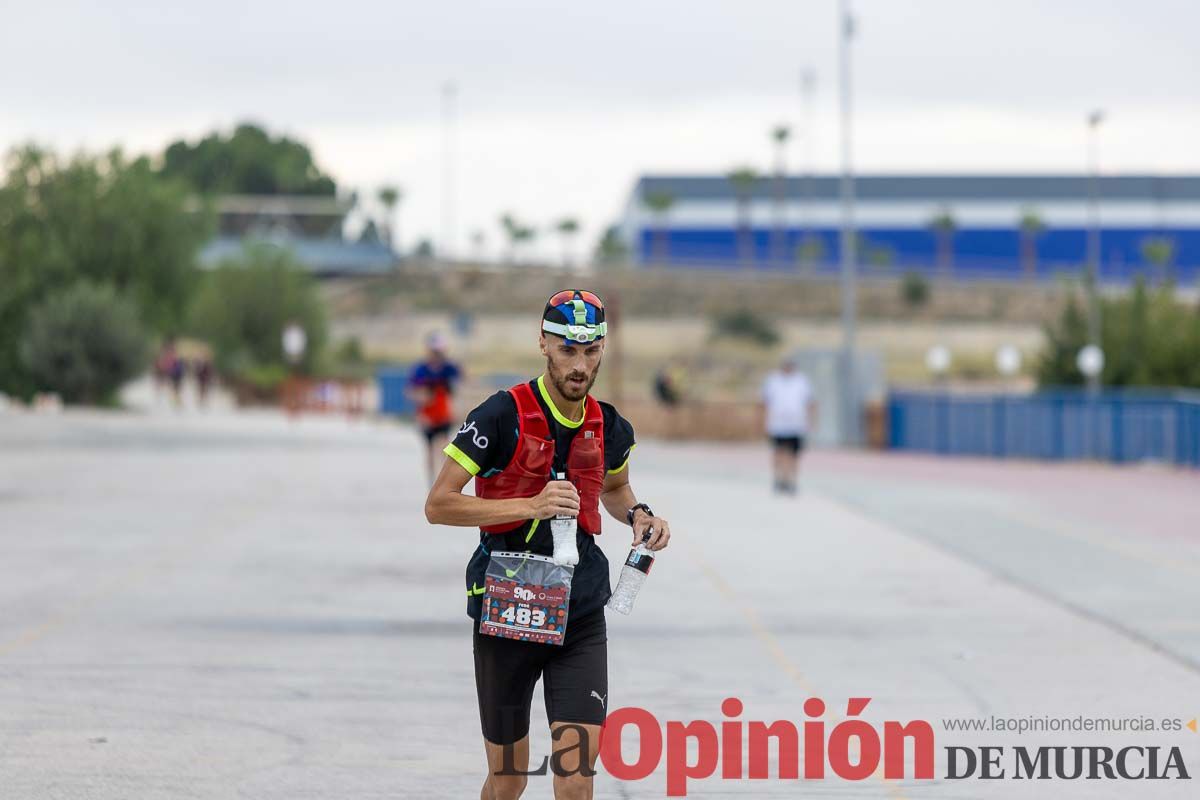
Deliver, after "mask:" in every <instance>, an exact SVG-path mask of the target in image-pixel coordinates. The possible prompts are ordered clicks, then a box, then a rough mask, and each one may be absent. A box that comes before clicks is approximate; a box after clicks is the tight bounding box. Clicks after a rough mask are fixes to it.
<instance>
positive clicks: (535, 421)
mask: <svg viewBox="0 0 1200 800" xmlns="http://www.w3.org/2000/svg"><path fill="white" fill-rule="evenodd" d="M606 332H607V324H606V323H605V320H604V304H603V303H602V302H601V300H600V298H599V297H597V296H596V295H595V294H593V293H592V292H588V291H582V290H567V291H563V292H559V293H557V294H555V295H554V296H553V297H551V298H550V300H549V302H547V304H546V307H545V310H544V311H543V314H542V331H541V334H540V337H539V346H540V348H541V353H542V355H543V356H544V357H545V359H546V371H545V373H543V374H542V375H541V376H539V377H538V378H535V379H534V380H531V381H529V382H528V383H520V384H517V385H516V386H514V387H512V388H511V389H509V390H507V391H502V392H497V393H496V394H494V395H492V396H491V397H489V398H488V399H487V400H485V401H484V402H483V403H481V404H480V405H479V406H478V407H477V408H475V409H474V410H473V411H471V413H470V414H468V415H467V418H466V421H465V422H463V424H462V427H460V428H459V430H458V432H457V434H456V435H455V437H454V439H453V441H451V442H450V443H449V444H448V445H446V447H445V450H444V452H445V453H446V456H447V458H446V461H445V463H444V464H443V465H442V469H441V472H440V473H439V475H438V476H437V479H436V480H435V481H434V484H433V488H432V489H431V490H430V492H429V496H428V499H427V500H426V503H425V516H426V518H427V519H428V520H429V522H430V523H433V524H438V525H459V526H467V527H476V526H478V527H479V528H480V536H479V546H478V547H477V548H476V549H475V552H474V554H473V555H472V556H471V559H470V561H469V563H468V564H467V570H466V589H467V613H468V615H469V616H470V617H471V618H472V619H473V620H475V622H474V623H473V629H474V633H473V651H474V658H475V686H476V693H477V696H478V701H479V717H480V724H481V728H482V732H483V738H484V749H485V751H486V755H487V763H488V775H487V778H486V779H485V781H484V784H483V788H482V790H481V792H480V797H481V798H482V800H507V799H508V798H516V797H519V796H520V795H521V793H522V792H523V791H524V789H525V783H526V777H525V776H524V775H519V774H516V773H517V772H526V771H528V769H529V766H528V765H529V716H530V704H531V702H532V700H533V692H534V689H535V687H536V684H537V681H538V679H539V678H540V679H541V681H542V691H543V693H544V696H545V702H546V713H547V716H548V717H549V719H548V722H549V724H550V728H551V731H552V739H553V741H554V745H553V746H554V750H555V752H556V753H559V752H561V753H562V754H563V756H562V759H561V762H560V763H561V765H562V774H556V775H555V776H554V796H555V797H556V798H558V800H564V799H565V798H590V797H591V796H592V778H591V776H592V774H594V772H593V770H594V767H595V761H596V756H597V754H598V752H599V744H600V728H601V725H602V724H603V722H604V719H605V716H606V714H607V709H608V696H609V693H608V637H607V632H606V627H605V620H604V605H605V603H607V602H608V599H609V597H610V596H611V594H612V591H611V588H610V586H609V579H608V560H607V559H606V558H605V557H604V553H603V552H602V551H601V550H600V548H599V547H598V546H597V545H596V543H595V536H597V535H599V533H600V519H601V514H600V507H601V506H603V507H604V509H605V510H607V511H608V513H609V514H610V515H611V516H612V517H613V518H615V519H618V520H620V521H621V522H623V523H625V524H627V525H631V526H632V528H633V541H634V542H639V541H641V539H642V535H643V534H644V533H646V532H648V531H652V534H651V537H650V539H649V541H648V542H647V545H648V547H649V548H650V549H651V550H661V549H662V548H664V547H666V546H667V543H668V541H669V540H670V538H671V530H670V525H669V524H668V522H667V521H666V520H665V519H662V518H661V517H656V516H654V514H653V512H652V511H651V510H650V507H649V506H647V505H646V504H645V503H639V502H638V500H637V498H636V496H635V495H634V492H633V488H632V487H631V486H630V483H629V458H630V455H631V453H632V452H633V449H634V447H635V441H634V433H633V427H632V426H631V425H630V424H629V422H628V421H627V420H625V419H624V418H623V417H621V415H620V414H618V413H617V410H616V409H615V408H613V406H612V405H610V404H608V403H605V402H600V401H597V400H595V399H594V398H593V397H591V396H590V395H589V391H590V390H591V388H592V384H593V383H595V381H596V376H597V375H598V373H599V370H600V362H601V358H602V356H603V354H604V336H605V334H606ZM543 432H544V433H546V434H547V435H546V436H542V435H540V434H541V433H543ZM559 473H565V474H566V476H567V478H568V479H567V480H555V479H554V475H555V474H559ZM472 478H474V479H475V495H476V496H475V497H471V496H469V495H464V494H463V493H462V489H463V487H464V486H465V485H466V483H467V481H469V480H471V479H472ZM562 514H566V515H569V516H571V517H574V518H575V520H576V523H577V529H576V545H577V548H578V564H576V565H575V566H574V571H573V577H572V580H571V586H570V595H569V597H570V599H569V613H568V614H567V617H566V619H567V622H566V631H565V634H563V636H562V641H561V644H544V643H538V642H531V641H523V640H521V639H517V638H500V637H498V636H495V635H487V634H485V633H481V632H480V625H479V619H480V616H481V614H482V613H483V609H482V604H483V602H484V594H485V589H484V587H485V583H486V580H485V572H486V571H487V569H488V564H489V559H490V558H491V554H492V553H494V552H504V551H516V552H524V551H527V552H530V553H534V554H538V555H543V556H549V555H551V554H552V553H553V551H554V546H553V539H552V536H551V530H550V529H551V524H550V523H549V522H548V520H550V519H551V518H552V517H555V516H556V515H562ZM581 757H582V759H581ZM581 760H584V763H580V761H581ZM552 763H553V762H552ZM506 765H507V766H508V767H509V769H506V768H505V767H506ZM514 767H515V769H513V768H514Z"/></svg>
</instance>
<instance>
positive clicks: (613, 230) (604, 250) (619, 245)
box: [595, 225, 629, 265]
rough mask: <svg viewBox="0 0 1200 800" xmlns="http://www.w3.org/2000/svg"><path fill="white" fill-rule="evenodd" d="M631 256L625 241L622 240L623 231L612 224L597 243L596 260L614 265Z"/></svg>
mask: <svg viewBox="0 0 1200 800" xmlns="http://www.w3.org/2000/svg"><path fill="white" fill-rule="evenodd" d="M628 257H629V251H628V249H627V248H626V247H625V243H624V242H623V241H621V233H620V231H619V230H618V229H617V226H616V225H610V226H609V227H608V229H607V230H605V231H604V235H603V236H601V237H600V241H599V242H597V243H596V255H595V258H596V261H598V262H599V263H600V264H602V265H612V264H619V263H621V262H624V261H625V259H626V258H628Z"/></svg>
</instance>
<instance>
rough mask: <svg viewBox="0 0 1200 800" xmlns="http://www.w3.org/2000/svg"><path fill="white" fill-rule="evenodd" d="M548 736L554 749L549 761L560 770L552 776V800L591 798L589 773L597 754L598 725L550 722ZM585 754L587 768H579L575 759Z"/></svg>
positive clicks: (591, 773)
mask: <svg viewBox="0 0 1200 800" xmlns="http://www.w3.org/2000/svg"><path fill="white" fill-rule="evenodd" d="M550 738H551V740H552V741H553V745H552V747H553V750H554V755H552V756H551V758H550V763H551V764H556V765H558V766H559V767H560V768H561V769H560V770H559V771H561V772H562V773H564V774H562V775H559V774H558V773H557V772H556V773H555V775H554V800H592V776H593V775H594V774H595V771H596V756H598V755H599V754H600V726H599V725H585V724H583V723H582V722H551V723H550ZM581 739H583V740H586V741H580V740H581ZM585 753H586V758H587V769H583V770H581V769H580V764H579V761H580V757H581V756H583V755H584V754H585ZM527 755H528V754H527Z"/></svg>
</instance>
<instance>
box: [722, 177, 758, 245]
mask: <svg viewBox="0 0 1200 800" xmlns="http://www.w3.org/2000/svg"><path fill="white" fill-rule="evenodd" d="M726 177H727V178H728V180H729V183H730V184H731V185H732V186H733V194H734V199H735V203H736V204H737V250H738V261H739V262H741V263H742V264H743V265H747V264H749V263H750V262H751V261H752V260H753V258H754V231H753V230H752V229H751V227H750V198H751V197H752V196H753V194H754V190H755V188H756V187H757V186H758V180H759V178H758V173H757V172H755V171H754V170H753V169H752V168H751V167H738V168H737V169H734V170H731V171H730V172H729V174H728V175H727V176H726Z"/></svg>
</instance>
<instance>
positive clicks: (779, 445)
mask: <svg viewBox="0 0 1200 800" xmlns="http://www.w3.org/2000/svg"><path fill="white" fill-rule="evenodd" d="M771 446H772V447H774V448H775V449H776V450H783V451H784V452H787V453H791V454H792V455H796V454H797V453H799V452H800V451H801V450H803V449H804V437H803V436H772V437H771Z"/></svg>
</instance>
